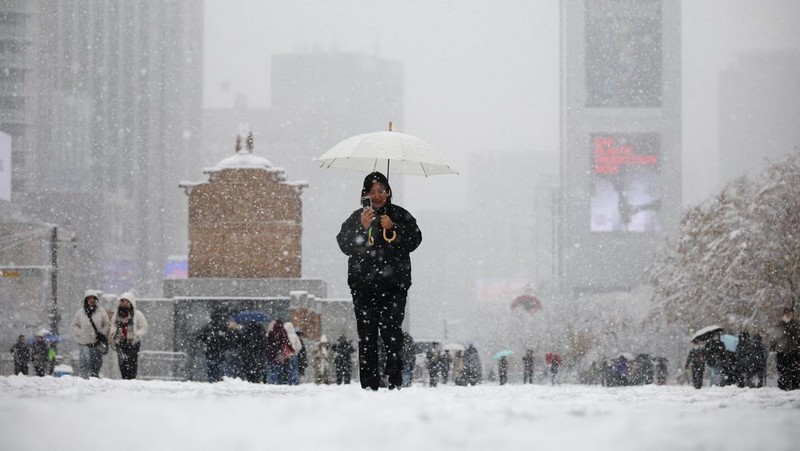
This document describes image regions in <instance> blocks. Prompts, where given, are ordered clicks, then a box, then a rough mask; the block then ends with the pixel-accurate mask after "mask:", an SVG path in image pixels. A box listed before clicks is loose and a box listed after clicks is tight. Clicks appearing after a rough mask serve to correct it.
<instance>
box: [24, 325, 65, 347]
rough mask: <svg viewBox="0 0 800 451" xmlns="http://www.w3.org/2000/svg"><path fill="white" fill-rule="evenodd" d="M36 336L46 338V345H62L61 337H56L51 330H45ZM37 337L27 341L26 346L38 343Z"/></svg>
mask: <svg viewBox="0 0 800 451" xmlns="http://www.w3.org/2000/svg"><path fill="white" fill-rule="evenodd" d="M36 336H42V337H44V341H45V343H61V337H59V336H58V335H55V334H54V333H52V332H50V331H49V330H46V329H43V330H40V331H39V332H37V333H36ZM36 336H34V337H30V338H28V339H26V340H25V343H26V344H29V345H31V344H33V343H34V342H35V341H36Z"/></svg>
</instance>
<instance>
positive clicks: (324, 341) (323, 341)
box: [319, 335, 328, 344]
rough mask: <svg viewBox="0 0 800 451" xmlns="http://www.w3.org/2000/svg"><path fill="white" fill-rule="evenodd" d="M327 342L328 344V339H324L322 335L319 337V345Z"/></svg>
mask: <svg viewBox="0 0 800 451" xmlns="http://www.w3.org/2000/svg"><path fill="white" fill-rule="evenodd" d="M327 342H328V337H326V336H325V335H322V336H321V337H319V343H320V344H322V343H327Z"/></svg>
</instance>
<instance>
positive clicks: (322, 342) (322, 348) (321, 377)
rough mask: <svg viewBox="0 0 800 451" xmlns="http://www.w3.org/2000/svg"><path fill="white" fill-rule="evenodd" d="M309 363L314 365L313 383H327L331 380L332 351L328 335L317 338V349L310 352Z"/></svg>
mask: <svg viewBox="0 0 800 451" xmlns="http://www.w3.org/2000/svg"><path fill="white" fill-rule="evenodd" d="M311 365H312V366H313V367H314V383H315V384H317V385H319V384H325V385H328V384H330V383H331V381H332V373H333V368H332V367H333V351H331V348H330V344H329V343H328V337H326V336H325V335H323V336H321V337H320V338H319V344H318V345H317V349H315V350H314V352H313V353H312V354H311Z"/></svg>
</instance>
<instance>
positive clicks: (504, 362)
mask: <svg viewBox="0 0 800 451" xmlns="http://www.w3.org/2000/svg"><path fill="white" fill-rule="evenodd" d="M497 377H498V379H499V381H500V385H506V382H508V358H507V357H506V356H503V357H500V360H499V361H498V362H497Z"/></svg>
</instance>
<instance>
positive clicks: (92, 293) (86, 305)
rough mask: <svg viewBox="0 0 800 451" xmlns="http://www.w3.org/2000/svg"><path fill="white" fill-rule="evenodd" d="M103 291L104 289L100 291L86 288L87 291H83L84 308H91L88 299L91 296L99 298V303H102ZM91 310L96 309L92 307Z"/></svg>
mask: <svg viewBox="0 0 800 451" xmlns="http://www.w3.org/2000/svg"><path fill="white" fill-rule="evenodd" d="M101 293H102V291H99V290H86V292H84V293H83V309H84V310H87V309H89V303H88V300H89V298H90V297H93V298H95V299H97V303H98V304H99V303H100V294H101ZM95 305H97V304H95ZM91 310H92V311H93V310H94V309H91ZM87 312H88V310H87Z"/></svg>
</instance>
